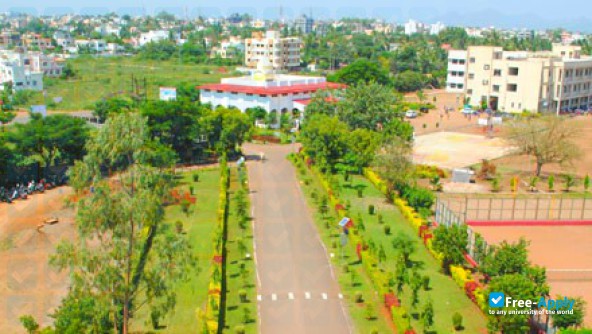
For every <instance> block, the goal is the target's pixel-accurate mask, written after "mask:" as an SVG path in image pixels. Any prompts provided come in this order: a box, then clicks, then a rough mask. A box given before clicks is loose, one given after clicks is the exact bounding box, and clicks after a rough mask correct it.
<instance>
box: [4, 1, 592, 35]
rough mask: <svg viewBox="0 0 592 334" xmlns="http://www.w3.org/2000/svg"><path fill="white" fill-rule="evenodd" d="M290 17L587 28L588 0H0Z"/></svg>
mask: <svg viewBox="0 0 592 334" xmlns="http://www.w3.org/2000/svg"><path fill="white" fill-rule="evenodd" d="M280 6H281V7H282V11H281V12H282V14H283V17H284V18H286V19H290V18H293V17H295V16H297V15H300V14H302V13H306V14H308V13H310V12H312V15H313V17H316V18H338V17H344V16H346V17H366V18H370V17H373V18H382V19H385V20H387V21H389V22H398V23H401V22H404V21H406V20H408V19H409V18H414V19H417V20H421V21H426V22H436V21H441V22H443V23H445V24H449V25H455V24H458V25H471V26H492V25H493V26H496V27H502V28H509V27H516V28H536V29H539V28H556V27H564V28H566V29H570V30H575V31H592V0H562V1H557V0H454V1H452V0H408V1H400V0H390V1H389V0H299V1H294V0H251V1H244V0H242V1H241V0H217V1H203V0H202V1H199V0H197V1H195V0H194V1H186V0H83V1H80V0H20V1H9V0H0V11H18V12H27V13H33V14H62V13H65V12H75V13H82V14H97V13H104V12H110V11H114V12H118V13H122V14H124V13H127V14H137V15H140V14H143V13H146V14H155V13H157V12H159V11H161V10H166V11H168V12H171V13H174V14H177V15H182V16H184V15H186V14H187V16H189V17H193V16H196V15H200V14H201V15H204V16H222V15H228V14H231V13H234V12H239V13H249V14H251V15H253V16H254V17H257V18H278V17H279V16H280Z"/></svg>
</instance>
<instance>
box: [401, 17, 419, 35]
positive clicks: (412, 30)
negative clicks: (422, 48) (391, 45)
mask: <svg viewBox="0 0 592 334" xmlns="http://www.w3.org/2000/svg"><path fill="white" fill-rule="evenodd" d="M421 29H423V25H422V24H421V23H419V22H417V21H415V20H409V21H408V22H407V23H405V35H413V34H417V33H419V32H421Z"/></svg>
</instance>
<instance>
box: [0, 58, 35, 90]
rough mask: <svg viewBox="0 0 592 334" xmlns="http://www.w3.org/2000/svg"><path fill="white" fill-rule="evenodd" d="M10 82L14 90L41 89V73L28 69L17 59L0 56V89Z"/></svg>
mask: <svg viewBox="0 0 592 334" xmlns="http://www.w3.org/2000/svg"><path fill="white" fill-rule="evenodd" d="M6 83H11V84H12V88H13V89H14V90H23V89H32V90H43V73H42V72H32V71H30V70H28V69H27V68H26V67H25V66H24V65H23V64H21V63H19V61H18V60H14V59H8V58H6V57H1V58H0V90H3V89H4V84H6Z"/></svg>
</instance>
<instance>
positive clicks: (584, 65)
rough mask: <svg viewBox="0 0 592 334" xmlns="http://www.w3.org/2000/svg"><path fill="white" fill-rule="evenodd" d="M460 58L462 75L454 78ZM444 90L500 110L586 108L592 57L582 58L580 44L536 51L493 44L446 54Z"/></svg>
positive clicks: (591, 103) (590, 98)
mask: <svg viewBox="0 0 592 334" xmlns="http://www.w3.org/2000/svg"><path fill="white" fill-rule="evenodd" d="M463 53H464V54H463ZM463 59H464V62H465V64H464V76H459V73H460V72H461V68H462V65H461V64H460V62H461V61H462V60H463ZM455 74H456V75H455ZM463 77H464V79H463ZM459 85H462V86H461V87H460V88H459ZM446 88H447V90H448V91H450V92H462V93H464V94H465V97H466V98H467V99H468V101H469V102H468V103H469V104H471V105H473V106H485V107H488V108H491V109H493V110H498V111H504V112H522V111H525V110H528V111H531V112H560V111H569V110H575V109H584V110H587V109H589V108H591V107H592V58H590V57H584V56H582V55H581V54H580V47H579V46H571V45H562V44H554V45H553V50H552V51H541V52H527V51H504V50H503V49H502V48H501V47H492V46H472V47H469V48H468V49H467V51H459V50H451V51H450V52H449V59H448V76H447V85H446Z"/></svg>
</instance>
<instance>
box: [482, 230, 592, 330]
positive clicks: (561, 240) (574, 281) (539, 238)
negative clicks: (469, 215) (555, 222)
mask: <svg viewBox="0 0 592 334" xmlns="http://www.w3.org/2000/svg"><path fill="white" fill-rule="evenodd" d="M471 229H472V230H473V231H475V232H478V233H480V234H481V235H482V236H483V237H484V238H485V240H486V241H487V242H488V243H489V244H498V243H500V242H501V241H503V240H507V241H509V242H515V241H518V240H519V239H520V238H521V237H523V238H525V239H526V240H529V241H530V246H529V257H530V261H531V262H532V263H534V264H537V265H541V266H544V267H546V268H547V280H548V282H549V285H550V287H551V295H552V296H555V295H558V294H559V295H562V296H568V297H577V296H580V297H582V298H584V300H586V302H587V304H588V305H592V262H591V261H590V259H592V226H507V227H499V226H473V227H471ZM585 324H586V325H587V326H592V309H591V308H590V307H588V309H587V314H586V318H585Z"/></svg>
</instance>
